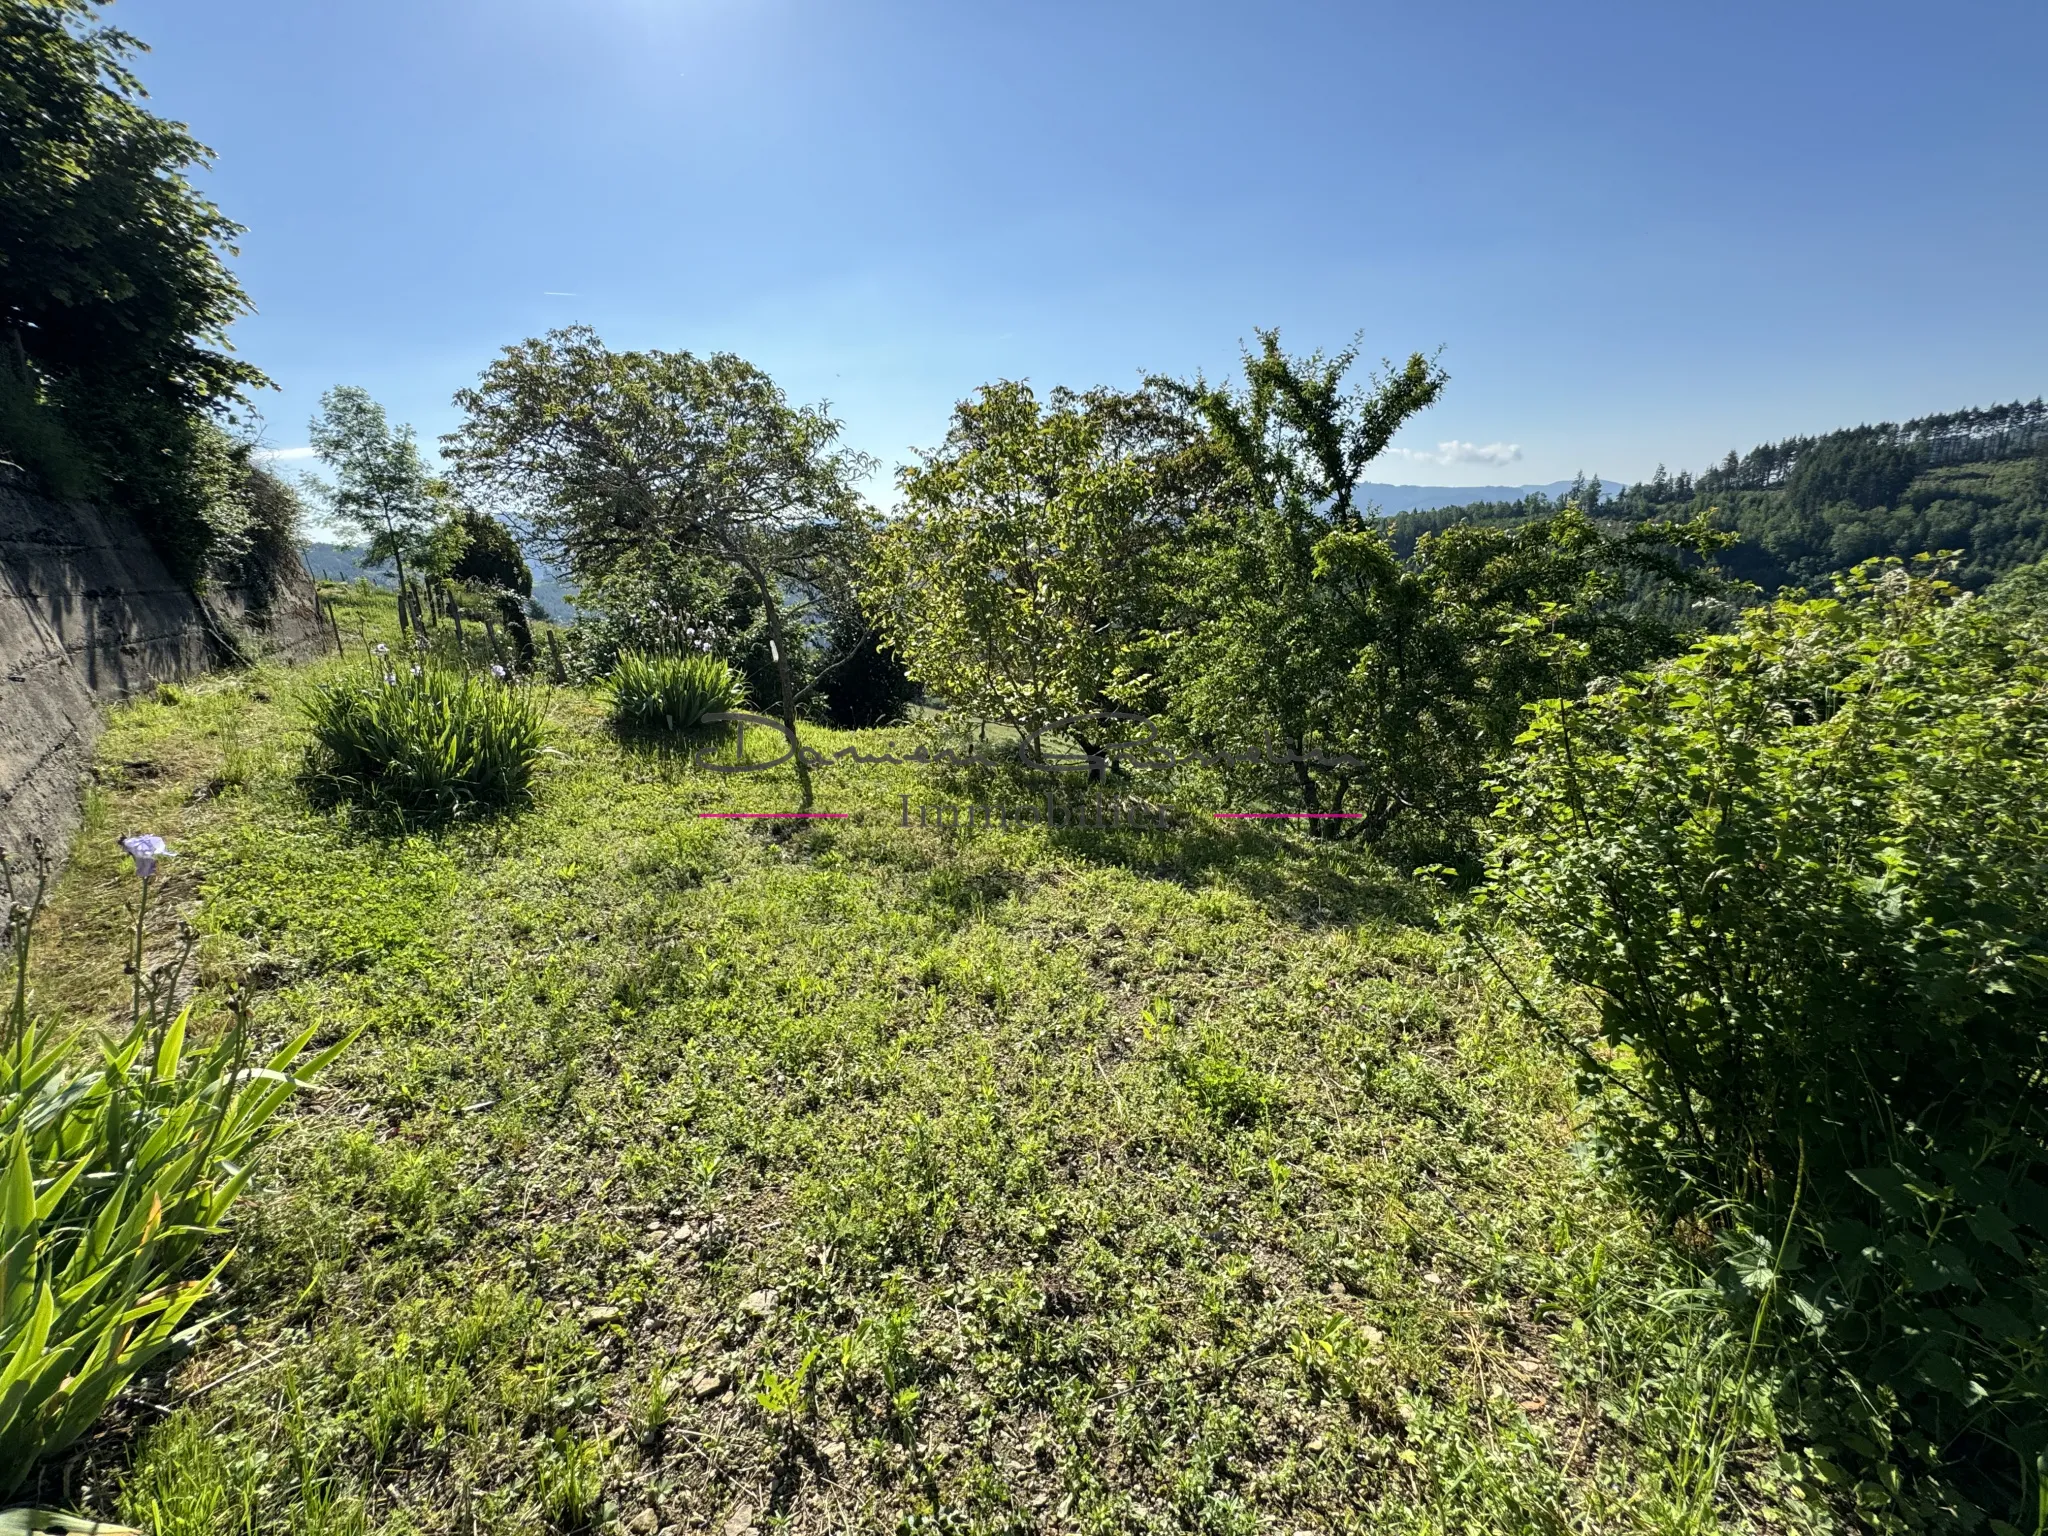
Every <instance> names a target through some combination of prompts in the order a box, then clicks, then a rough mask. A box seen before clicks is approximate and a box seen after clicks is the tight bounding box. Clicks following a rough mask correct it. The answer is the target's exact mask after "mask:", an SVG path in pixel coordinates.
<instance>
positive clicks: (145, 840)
mask: <svg viewBox="0 0 2048 1536" xmlns="http://www.w3.org/2000/svg"><path fill="white" fill-rule="evenodd" d="M121 848H122V851H124V852H125V853H126V854H127V855H128V857H129V858H131V859H133V860H134V861H135V873H136V874H138V875H140V876H142V878H143V879H144V880H147V879H148V878H149V877H150V876H151V875H153V874H155V873H156V861H157V860H158V859H175V858H176V857H177V855H176V854H175V853H173V852H171V850H170V849H169V848H167V847H165V846H164V840H163V839H162V838H160V837H158V836H157V835H156V834H155V833H154V832H145V833H143V834H141V835H140V836H137V837H124V838H122V839H121Z"/></svg>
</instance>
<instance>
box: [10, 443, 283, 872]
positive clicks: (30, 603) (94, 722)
mask: <svg viewBox="0 0 2048 1536" xmlns="http://www.w3.org/2000/svg"><path fill="white" fill-rule="evenodd" d="M302 575H303V573H302V572H294V573H292V576H293V578H294V579H289V580H287V581H285V582H284V583H283V584H282V588H281V590H280V591H279V592H278V593H277V595H276V596H275V597H274V598H273V599H272V601H271V603H270V605H269V608H268V610H267V611H266V610H261V609H257V608H255V607H254V606H252V602H251V598H250V594H248V593H245V592H240V591H236V590H234V589H228V590H224V591H220V592H213V593H209V594H208V596H207V598H206V600H205V601H204V602H203V603H202V602H201V601H199V600H198V599H196V598H194V597H193V595H192V593H191V592H189V591H188V590H186V589H185V588H184V587H183V586H182V585H180V584H179V583H178V581H177V580H176V579H175V578H174V577H173V576H172V575H171V573H170V572H169V570H167V569H166V568H165V566H164V563H163V561H162V560H161V559H159V558H158V557H157V554H156V552H155V551H154V550H153V549H151V548H150V546H149V544H148V542H147V541H146V540H145V539H144V538H143V536H142V534H141V533H140V532H139V531H138V530H136V529H135V528H134V527H133V526H132V525H130V524H128V523H127V522H126V520H125V519H122V518H119V517H114V516H110V515H107V514H104V513H102V512H100V511H99V510H98V509H97V508H95V507H93V506H90V505H88V504H86V503H83V502H66V503H58V502H54V501H50V500H48V499H46V498H45V497H42V496H40V495H37V494H35V493H34V492H32V491H31V490H30V489H28V487H27V486H26V485H25V484H24V483H23V481H22V480H21V479H20V478H19V477H18V476H16V474H15V473H14V471H13V470H12V469H11V468H7V467H0V578H4V579H0V847H4V848H6V849H8V850H9V851H10V852H21V851H25V850H26V849H27V847H28V845H29V842H30V839H31V838H35V837H40V838H42V839H43V840H44V842H45V843H46V844H47V845H48V846H49V848H50V850H51V852H52V854H53V856H57V857H61V856H62V853H63V849H64V845H65V844H66V843H67V842H68V840H69V838H70V835H71V833H72V831H73V830H74V829H75V828H76V827H77V825H78V813H79V795H80V788H81V785H82V783H83V780H84V778H85V774H86V771H87V769H88V768H89V767H90V766H91V761H92V749H93V744H94V742H96V741H97V740H98V739H99V734H100V730H101V728H102V725H103V724H104V721H105V717H106V710H107V706H108V705H110V704H114V703H118V702H119V701H121V700H122V699H126V698H130V697H133V696H134V695H135V694H137V693H141V692H144V691H146V690H148V689H151V688H154V687H156V685H157V684H159V683H162V682H170V681H174V680H176V679H179V678H186V677H191V676H193V675H195V674H197V673H201V672H205V671H207V670H209V669H210V668H213V667H217V666H221V665H224V664H227V663H229V662H232V661H233V660H234V659H235V652H236V648H237V647H238V646H239V647H240V648H241V649H242V650H243V651H244V652H254V653H257V654H278V653H283V654H284V655H286V656H290V657H300V656H308V655H311V654H313V653H314V651H315V650H316V648H317V645H318V641H317V634H318V631H317V628H316V621H315V617H314V600H313V591H312V586H311V583H310V581H306V580H301V579H296V578H298V577H300V576H302Z"/></svg>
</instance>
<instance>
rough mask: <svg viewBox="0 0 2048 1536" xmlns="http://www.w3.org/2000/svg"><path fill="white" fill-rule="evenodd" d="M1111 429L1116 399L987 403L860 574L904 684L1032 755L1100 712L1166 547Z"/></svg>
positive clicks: (922, 480) (926, 464) (993, 398)
mask: <svg viewBox="0 0 2048 1536" xmlns="http://www.w3.org/2000/svg"><path fill="white" fill-rule="evenodd" d="M1109 414H1110V412H1109V402H1108V398H1107V397H1087V396H1080V395H1076V394H1074V393H1072V392H1071V391H1068V390H1063V389H1062V390H1054V391H1053V392H1052V394H1051V396H1050V397H1049V399H1048V400H1047V401H1045V402H1044V403H1041V402H1040V401H1039V399H1038V398H1037V396H1036V395H1034V394H1033V393H1032V391H1031V389H1030V387H1029V386H1028V385H1025V384H1021V383H1013V382H1004V383H999V384H991V385H989V386H987V387H985V388H983V389H982V390H981V391H979V392H978V393H977V395H976V396H975V398H974V399H972V400H969V401H963V402H962V403H961V404H960V405H958V406H957V407H955V409H954V413H953V425H952V428H951V430H950V431H949V432H948V433H947V436H946V442H945V445H944V446H943V447H941V448H940V449H939V450H938V451H937V452H935V453H930V454H926V455H925V456H924V457H923V460H922V462H921V463H919V464H915V465H912V466H909V467H907V468H905V469H903V470H902V471H901V472H900V473H899V475H898V482H899V484H900V486H901V488H902V491H903V498H904V505H903V509H902V513H901V515H900V516H899V517H897V518H896V519H894V520H893V521H891V522H890V523H888V524H887V525H886V526H885V527H883V528H882V529H881V530H880V531H879V532H878V533H877V534H876V536H875V537H874V539H873V540H872V542H871V544H870V546H869V549H868V554H867V559H866V562H865V574H864V576H863V580H862V595H863V597H864V599H865V601H866V604H867V608H868V611H869V613H870V614H871V615H872V616H873V619H874V623H875V626H876V628H877V630H878V631H879V632H880V634H881V635H882V637H883V639H884V641H885V643H886V644H887V645H888V646H889V647H890V648H891V649H893V650H894V651H896V652H897V653H898V654H900V655H901V656H902V657H903V658H904V664H905V667H906V669H907V671H908V673H909V675H910V676H911V677H912V678H914V679H916V680H917V681H918V682H920V683H922V684H923V685H924V686H925V687H927V688H929V689H932V690H934V691H935V692H937V693H939V694H941V695H943V696H944V697H945V698H946V699H947V700H948V701H950V702H952V703H953V704H956V705H958V706H960V707H962V708H964V709H966V710H968V711H970V712H971V713H974V714H976V715H979V716H981V717H983V718H985V719H991V720H998V721H1001V722H1003V723H1004V724H1006V725H1008V726H1010V727H1011V728H1012V729H1013V730H1015V731H1016V732H1017V734H1018V735H1019V736H1020V737H1022V738H1023V739H1024V741H1025V742H1027V743H1028V744H1030V746H1031V748H1032V750H1034V751H1036V750H1038V746H1039V741H1040V738H1041V736H1042V735H1043V734H1044V733H1045V731H1046V730H1047V728H1048V727H1051V726H1054V725H1057V724H1059V723H1060V722H1063V721H1065V722H1069V724H1070V725H1071V724H1072V723H1073V722H1074V721H1075V720H1076V719H1077V718H1078V717H1081V716H1084V715H1086V714H1088V713H1092V712H1095V711H1099V710H1100V709H1101V708H1102V707H1103V705H1104V704H1105V702H1106V699H1107V689H1108V686H1109V684H1110V682H1111V680H1112V679H1113V677H1114V675H1115V672H1116V668H1117V663H1118V659H1119V656H1120V653H1121V643H1122V641H1123V639H1124V638H1125V637H1126V636H1127V635H1128V634H1129V633H1130V632H1131V630H1132V626H1133V623H1134V620H1135V617H1136V615H1135V613H1134V611H1133V602H1134V598H1135V596H1136V594H1137V593H1138V592H1139V591H1140V590H1141V589H1142V587H1143V585H1144V583H1145V580H1146V576H1145V570H1144V567H1145V563H1146V562H1147V561H1148V560H1149V559H1150V557H1151V554H1152V552H1153V549H1154V547H1155V545H1156V543H1157V529H1156V527H1155V525H1154V521H1153V516H1152V512H1153V501H1152V484H1151V479H1150V476H1149V475H1148V473H1147V469H1146V466H1145V465H1144V463H1143V462H1142V461H1141V460H1140V459H1139V458H1138V457H1137V456H1135V455H1134V454H1132V453H1131V452H1130V451H1129V444H1128V443H1127V442H1124V441H1119V434H1118V433H1116V432H1115V431H1114V430H1113V428H1112V425H1111V422H1110V420H1109ZM1076 728H1077V729H1078V730H1079V731H1080V732H1081V733H1082V738H1083V745H1084V747H1087V748H1088V749H1090V750H1092V749H1093V744H1092V742H1089V741H1088V740H1087V739H1086V730H1087V728H1086V726H1085V725H1083V726H1078V727H1076Z"/></svg>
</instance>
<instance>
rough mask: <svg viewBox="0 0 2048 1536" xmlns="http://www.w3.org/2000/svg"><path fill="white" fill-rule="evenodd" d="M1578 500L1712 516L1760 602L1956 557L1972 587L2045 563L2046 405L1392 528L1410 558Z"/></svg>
mask: <svg viewBox="0 0 2048 1536" xmlns="http://www.w3.org/2000/svg"><path fill="white" fill-rule="evenodd" d="M1575 496H1576V498H1577V499H1579V500H1580V501H1581V502H1583V503H1584V504H1586V505H1587V508H1588V510H1591V511H1595V512H1596V513H1597V514H1598V515H1601V516H1605V517H1612V518H1619V519H1627V520H1632V521H1640V520H1643V519H1646V518H1651V517H1659V518H1677V519H1685V518H1690V517H1693V516H1695V515H1698V514H1700V513H1703V512H1705V513H1710V514H1711V515H1712V517H1713V519H1714V521H1715V522H1716V523H1718V524H1719V525H1720V526H1722V527H1724V528H1728V529H1731V530H1733V531H1735V532H1736V533H1738V534H1740V535H1741V543H1740V544H1739V545H1737V546H1736V547H1735V548H1734V549H1732V550H1730V551H1729V552H1728V554H1727V555H1726V556H1725V557H1724V561H1723V563H1724V564H1725V566H1726V567H1727V569H1728V570H1729V571H1730V572H1731V573H1732V574H1734V575H1736V576H1738V577H1740V578H1742V579H1744V580H1747V581H1752V582H1755V583H1756V584H1757V585H1758V586H1759V587H1761V588H1763V589H1764V590H1765V591H1766V592H1771V591H1775V590H1777V589H1779V588H1781V587H1792V586H1808V587H1811V586H1815V585H1818V584H1819V583H1821V582H1823V581H1824V580H1825V579H1826V578H1827V576H1828V575H1829V574H1831V573H1832V572H1835V571H1840V570H1845V569H1847V568H1848V567H1850V566H1852V565H1855V564H1856V563H1857V562H1859V561H1862V560H1868V559H1871V558H1873V557H1875V556H1881V555H1898V556H1902V557H1907V558H1910V557H1912V556H1914V555H1919V554H1932V553H1935V552H1938V551H1941V550H1957V551H1960V552H1961V558H1960V560H1959V561H1958V562H1957V574H1956V578H1955V579H1956V580H1958V581H1959V582H1960V583H1961V584H1962V585H1964V586H1966V587H1969V588H1971V589H1973V590H1974V589H1978V588H1981V587H1983V586H1985V585H1987V584H1988V583H1990V582H1991V581H1992V580H1994V579H1995V578H1996V577H1997V576H1999V575H2000V574H2001V573H2003V572H2005V571H2008V570H2011V569H2013V568H2014V567H2015V566H2019V565H2025V564H2027V563H2028V562H2030V561H2033V560H2037V559H2039V558H2041V557H2042V556H2043V555H2048V403H2044V402H2042V401H2040V400H2036V401H2033V402H2032V403H2031V404H2026V403H2018V402H2015V403H2014V404H2012V405H2007V406H1995V407H1992V408H1990V409H1987V410H1971V411H1957V412H1953V413H1950V414H1947V415H1941V416H1929V417H1923V418H1920V419H1919V420H1916V421H1909V422H1906V423H1904V424H1903V425H1893V424H1891V423H1884V424H1882V425H1879V426H1875V427H1868V426H1865V427H1852V428H1847V429H1844V430H1843V431H1840V432H1831V433H1828V434H1826V435H1825V436H1822V437H1809V438H1788V439H1786V440H1785V441H1783V442H1778V443H1766V444H1764V445H1762V446H1761V447H1758V448H1755V449H1752V450H1751V451H1750V452H1749V453H1748V454H1746V455H1737V454H1735V453H1732V452H1731V453H1730V454H1729V455H1728V457H1727V458H1726V459H1725V460H1724V461H1723V462H1722V463H1721V464H1720V465H1719V466H1717V467H1715V468H1714V469H1711V470H1708V471H1706V472H1705V473H1703V474H1701V475H1698V476H1694V475H1691V474H1680V475H1678V476H1676V477H1672V476H1667V475H1666V474H1665V473H1664V471H1663V470H1661V469H1660V470H1659V471H1658V472H1657V475H1656V477H1655V478H1654V479H1651V480H1648V481H1644V482H1642V483H1640V484H1637V485H1632V486H1630V487H1628V489H1627V490H1625V491H1623V492H1622V493H1621V494H1620V495H1618V496H1607V495H1603V494H1600V493H1599V492H1598V491H1597V490H1596V489H1595V488H1592V487H1587V488H1585V489H1584V490H1581V491H1576V492H1574V491H1567V492H1565V493H1564V494H1563V495H1562V496H1559V497H1545V496H1542V495H1535V496H1530V497H1525V498H1523V499H1521V500H1518V501H1490V502H1476V503H1472V504H1470V505H1467V506H1462V507H1448V508H1441V509H1438V510H1435V511H1426V512H1413V513H1408V514H1405V515H1403V516H1400V517H1396V518H1394V519H1392V527H1393V532H1394V537H1395V540H1396V542H1397V543H1398V544H1399V545H1400V546H1401V547H1402V548H1403V549H1404V550H1406V549H1410V548H1412V547H1413V545H1414V541H1415V539H1416V538H1417V537H1418V536H1420V535H1422V534H1425V533H1428V532H1431V531H1434V530H1436V529H1440V528H1446V527H1449V526H1451V525H1452V524H1454V523H1459V522H1505V523H1514V522H1524V521H1527V520H1529V519H1531V518H1535V517H1541V516H1544V515H1545V514H1547V513H1549V512H1551V511H1554V510H1555V509H1556V508H1557V507H1558V506H1561V505H1562V504H1563V502H1564V501H1566V500H1569V499H1573V498H1574V497H1575Z"/></svg>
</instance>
